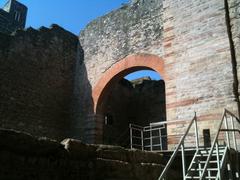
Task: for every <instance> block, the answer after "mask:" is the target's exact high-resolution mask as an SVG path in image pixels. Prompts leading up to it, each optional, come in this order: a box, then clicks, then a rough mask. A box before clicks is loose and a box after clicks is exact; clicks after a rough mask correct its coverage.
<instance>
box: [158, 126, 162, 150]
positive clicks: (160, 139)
mask: <svg viewBox="0 0 240 180" xmlns="http://www.w3.org/2000/svg"><path fill="white" fill-rule="evenodd" d="M158 133H159V143H160V150H163V147H162V132H161V128H159V130H158Z"/></svg>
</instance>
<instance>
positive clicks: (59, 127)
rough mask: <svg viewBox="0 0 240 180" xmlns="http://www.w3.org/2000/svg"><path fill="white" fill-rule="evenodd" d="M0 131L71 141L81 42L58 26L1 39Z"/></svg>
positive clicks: (4, 36) (29, 30)
mask: <svg viewBox="0 0 240 180" xmlns="http://www.w3.org/2000/svg"><path fill="white" fill-rule="evenodd" d="M0 42H1V43H0V92H1V93H0V127H3V128H9V129H16V130H22V131H25V132H29V133H31V134H33V135H38V136H47V137H51V138H55V139H57V140H62V139H63V138H66V137H72V136H73V135H72V133H73V131H72V129H73V127H74V124H73V121H71V103H72V94H73V81H74V71H75V65H76V59H77V53H78V47H79V43H78V38H77V37H76V36H75V35H73V34H71V33H70V32H68V31H66V30H64V29H62V28H61V27H59V26H57V25H53V26H52V27H51V28H50V29H48V28H44V27H42V28H40V29H39V30H35V29H32V28H29V29H27V30H25V31H21V30H20V31H17V32H16V34H15V35H13V36H8V35H3V34H1V35H0Z"/></svg>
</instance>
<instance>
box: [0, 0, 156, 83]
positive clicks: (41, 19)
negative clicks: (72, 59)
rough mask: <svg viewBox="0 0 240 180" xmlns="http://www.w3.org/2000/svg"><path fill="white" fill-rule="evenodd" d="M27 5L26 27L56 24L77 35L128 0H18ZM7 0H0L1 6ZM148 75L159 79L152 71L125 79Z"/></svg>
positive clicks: (142, 72) (138, 73) (135, 74)
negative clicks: (93, 21)
mask: <svg viewBox="0 0 240 180" xmlns="http://www.w3.org/2000/svg"><path fill="white" fill-rule="evenodd" d="M18 1H19V2H21V3H23V4H25V5H26V6H27V7H28V17H27V24H26V27H29V26H31V27H33V28H39V27H41V26H46V27H49V26H50V25H51V24H53V23H54V24H58V25H60V26H62V27H63V28H65V29H66V30H68V31H71V32H72V33H74V34H76V35H78V34H79V32H80V30H81V29H83V28H84V27H85V26H86V25H87V24H88V23H89V22H90V21H92V20H94V19H96V18H97V17H99V16H102V15H105V14H107V13H108V12H110V11H112V10H114V9H117V8H119V7H121V6H122V4H125V3H128V2H129V1H130V0H18ZM6 2H7V0H0V7H2V6H3V5H4V4H5V3H6ZM142 76H150V77H152V79H156V80H158V79H160V76H159V75H158V74H157V73H156V72H153V71H140V72H137V73H134V74H131V75H129V76H128V77H127V79H130V80H132V79H135V78H139V77H142Z"/></svg>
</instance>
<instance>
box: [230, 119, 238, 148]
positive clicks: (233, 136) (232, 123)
mask: <svg viewBox="0 0 240 180" xmlns="http://www.w3.org/2000/svg"><path fill="white" fill-rule="evenodd" d="M231 128H232V130H233V131H232V138H233V146H234V149H235V150H237V142H236V135H235V131H234V130H235V124H234V121H233V116H231Z"/></svg>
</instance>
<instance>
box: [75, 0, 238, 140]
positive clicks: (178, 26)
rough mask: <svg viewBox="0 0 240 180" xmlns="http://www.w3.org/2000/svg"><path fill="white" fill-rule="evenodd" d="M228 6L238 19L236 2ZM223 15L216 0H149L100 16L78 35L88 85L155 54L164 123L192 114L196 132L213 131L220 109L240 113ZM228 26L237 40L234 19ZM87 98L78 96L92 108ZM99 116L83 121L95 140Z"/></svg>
mask: <svg viewBox="0 0 240 180" xmlns="http://www.w3.org/2000/svg"><path fill="white" fill-rule="evenodd" d="M232 2H233V4H235V5H233V6H230V7H231V9H232V11H234V12H233V13H232V14H233V16H236V17H237V16H238V15H237V11H238V10H237V9H238V7H239V3H238V1H237V0H232ZM225 14H226V9H225V6H224V1H219V0H213V1H208V0H201V1H200V0H198V1H195V0H190V1H186V0H183V1H175V0H164V1H162V0H153V1H133V3H132V4H130V5H125V6H123V7H122V8H120V9H118V10H116V11H113V12H111V13H109V14H107V15H105V16H103V17H100V18H98V19H96V20H94V21H93V22H91V23H90V24H88V25H87V27H86V28H85V29H84V30H83V31H82V32H81V34H80V37H79V39H80V42H81V44H82V46H83V49H84V63H83V64H82V66H84V69H86V71H87V73H86V74H87V77H88V80H89V81H88V82H87V83H88V84H90V86H91V87H92V88H93V89H94V88H95V86H96V84H97V83H98V81H99V80H100V79H101V77H103V76H104V74H105V73H107V72H108V71H109V70H111V68H114V65H116V66H117V62H119V61H121V60H122V61H123V60H124V58H125V57H127V56H129V55H136V54H141V53H145V54H153V55H157V56H159V57H160V58H161V59H163V61H164V72H165V74H164V81H165V85H166V111H167V120H187V119H191V118H192V117H193V116H194V111H196V112H197V116H198V118H199V121H202V122H199V125H200V126H201V128H200V130H199V131H200V132H202V130H203V129H206V128H207V129H210V130H211V132H213V133H214V132H215V127H216V125H217V124H218V122H219V121H218V120H220V118H221V114H222V111H223V108H227V109H230V110H231V111H233V112H234V113H236V114H237V111H238V108H237V107H238V104H237V102H236V101H235V100H236V98H235V97H234V93H233V91H234V90H233V82H234V79H233V72H232V68H233V65H232V62H231V56H230V51H229V49H230V46H229V39H228V34H227V27H226V21H225ZM232 23H233V24H235V25H234V31H235V33H234V34H235V36H234V37H235V42H237V39H239V38H238V36H237V34H238V32H239V31H238V30H237V26H238V25H237V24H238V21H236V20H235V19H234V20H233V21H232ZM238 49H239V48H238ZM146 61H147V59H146ZM77 74H79V73H77ZM106 88H108V86H106ZM87 96H89V94H86V93H82V94H81V93H80V94H79V97H80V99H82V101H83V102H85V103H86V104H93V102H92V101H93V100H92V98H91V96H90V97H87ZM100 103H101V102H100ZM89 107H91V106H86V109H87V108H89ZM84 108H85V107H84ZM91 108H92V107H91ZM85 112H86V113H91V112H93V110H92V109H91V110H86V111H85ZM97 116H98V117H95V119H94V118H93V117H92V116H91V115H88V116H86V118H85V119H84V121H86V122H91V121H93V122H95V124H94V123H92V124H94V125H93V126H94V128H93V129H91V130H90V129H89V131H88V132H87V136H88V137H90V136H91V137H92V138H89V139H88V140H89V141H93V142H94V141H96V139H97V136H98V135H99V134H98V132H99V131H100V129H101V128H100V125H99V124H100V123H99V122H101V121H100V120H99V117H100V116H101V115H99V114H97ZM88 117H89V119H88ZM206 121H208V122H207V123H206ZM83 124H84V123H83ZM168 132H170V133H171V132H178V127H177V126H175V125H171V126H169V127H168Z"/></svg>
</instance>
